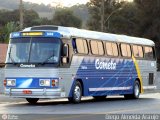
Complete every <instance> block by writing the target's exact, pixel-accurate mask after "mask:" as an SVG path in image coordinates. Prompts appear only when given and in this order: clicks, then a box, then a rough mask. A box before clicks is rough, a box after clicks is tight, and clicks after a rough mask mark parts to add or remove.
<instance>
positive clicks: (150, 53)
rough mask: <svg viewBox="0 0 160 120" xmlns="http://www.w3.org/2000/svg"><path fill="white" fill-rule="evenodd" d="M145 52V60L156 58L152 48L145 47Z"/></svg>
mask: <svg viewBox="0 0 160 120" xmlns="http://www.w3.org/2000/svg"><path fill="white" fill-rule="evenodd" d="M144 51H145V58H147V59H153V58H154V55H153V48H152V47H144Z"/></svg>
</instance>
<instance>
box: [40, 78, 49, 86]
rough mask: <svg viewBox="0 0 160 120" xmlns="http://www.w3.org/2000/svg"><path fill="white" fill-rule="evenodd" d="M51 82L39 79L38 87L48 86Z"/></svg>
mask: <svg viewBox="0 0 160 120" xmlns="http://www.w3.org/2000/svg"><path fill="white" fill-rule="evenodd" d="M50 85H51V80H50V79H40V80H39V86H50Z"/></svg>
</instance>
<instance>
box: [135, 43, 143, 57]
mask: <svg viewBox="0 0 160 120" xmlns="http://www.w3.org/2000/svg"><path fill="white" fill-rule="evenodd" d="M133 55H134V57H140V58H143V49H142V46H138V45H133Z"/></svg>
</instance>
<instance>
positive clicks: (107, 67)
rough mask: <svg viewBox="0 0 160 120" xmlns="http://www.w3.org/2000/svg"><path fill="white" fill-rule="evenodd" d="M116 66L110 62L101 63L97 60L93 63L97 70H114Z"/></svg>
mask: <svg viewBox="0 0 160 120" xmlns="http://www.w3.org/2000/svg"><path fill="white" fill-rule="evenodd" d="M116 66H117V64H116V63H114V62H112V61H110V62H101V61H100V60H99V59H97V60H96V61H95V67H96V69H97V70H116Z"/></svg>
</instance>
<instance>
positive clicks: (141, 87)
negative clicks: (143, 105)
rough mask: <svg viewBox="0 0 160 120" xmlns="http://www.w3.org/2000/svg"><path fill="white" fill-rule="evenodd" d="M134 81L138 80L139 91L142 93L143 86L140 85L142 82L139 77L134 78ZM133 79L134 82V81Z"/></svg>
mask: <svg viewBox="0 0 160 120" xmlns="http://www.w3.org/2000/svg"><path fill="white" fill-rule="evenodd" d="M135 81H138V82H139V85H140V93H143V86H142V82H141V80H140V79H139V78H136V79H135ZM135 81H134V82H135Z"/></svg>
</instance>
